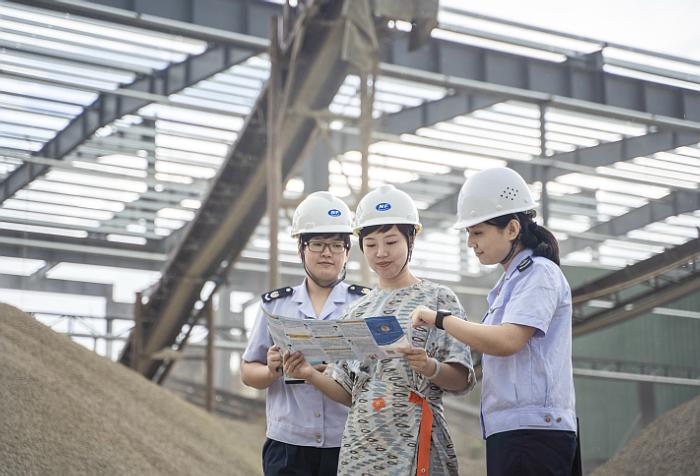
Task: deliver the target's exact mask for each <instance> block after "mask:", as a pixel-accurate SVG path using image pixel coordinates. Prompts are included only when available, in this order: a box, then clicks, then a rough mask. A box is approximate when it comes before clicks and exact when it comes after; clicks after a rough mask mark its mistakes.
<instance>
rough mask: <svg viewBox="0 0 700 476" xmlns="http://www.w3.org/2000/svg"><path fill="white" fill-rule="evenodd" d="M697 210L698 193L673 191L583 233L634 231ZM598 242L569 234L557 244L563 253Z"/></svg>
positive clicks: (623, 232)
mask: <svg viewBox="0 0 700 476" xmlns="http://www.w3.org/2000/svg"><path fill="white" fill-rule="evenodd" d="M698 209H700V195H698V193H697V191H695V190H674V191H672V192H671V193H670V194H668V195H667V196H665V197H663V198H660V199H657V200H653V201H650V202H649V203H647V204H646V205H643V206H641V207H639V208H634V209H632V210H630V211H629V212H627V213H625V214H624V215H620V216H619V217H615V218H612V219H610V220H609V221H607V222H604V223H599V224H597V225H594V226H593V227H591V228H590V230H588V231H587V232H586V233H590V234H591V235H595V234H600V235H602V236H625V235H626V234H627V233H628V232H629V231H632V230H636V229H638V228H641V227H643V226H644V225H646V224H648V223H654V222H657V221H661V220H664V219H665V218H668V217H671V216H676V215H679V214H681V213H687V212H692V211H694V210H698ZM598 242H599V241H598V240H595V239H591V238H579V237H576V236H572V237H570V238H569V239H568V240H566V241H564V242H562V243H561V247H560V251H561V253H562V255H566V254H567V253H570V252H572V251H576V250H580V249H582V248H585V247H586V246H592V245H595V244H597V243H598Z"/></svg>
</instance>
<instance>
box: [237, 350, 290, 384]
mask: <svg viewBox="0 0 700 476" xmlns="http://www.w3.org/2000/svg"><path fill="white" fill-rule="evenodd" d="M281 369H282V356H281V355H280V351H279V347H277V346H276V345H273V346H272V347H270V348H269V349H268V350H267V363H266V364H263V363H262V362H255V361H253V362H247V361H245V360H244V361H243V365H241V380H243V383H244V384H246V385H248V386H249V387H253V388H257V389H258V390H264V389H266V388H267V387H269V386H270V385H272V384H273V383H274V382H275V380H277V379H278V378H280V376H281V375H282V373H281V372H280V370H281Z"/></svg>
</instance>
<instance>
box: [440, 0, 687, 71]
mask: <svg viewBox="0 0 700 476" xmlns="http://www.w3.org/2000/svg"><path fill="white" fill-rule="evenodd" d="M441 3H442V4H443V5H445V6H451V7H458V8H460V9H464V10H468V11H471V12H474V13H481V14H484V15H490V16H494V17H498V18H504V19H507V20H512V21H517V22H520V23H525V24H528V25H534V26H540V27H543V28H549V29H552V30H557V31H562V32H566V33H572V34H575V35H581V36H587V37H590V38H593V39H597V40H605V41H609V42H613V43H620V44H624V45H629V46H634V47H637V48H643V49H646V50H651V51H658V52H662V53H667V54H672V55H676V56H683V57H687V58H693V59H696V60H700V25H698V20H700V1H698V0H666V1H662V0H586V1H571V0H441Z"/></svg>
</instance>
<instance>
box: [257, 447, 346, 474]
mask: <svg viewBox="0 0 700 476" xmlns="http://www.w3.org/2000/svg"><path fill="white" fill-rule="evenodd" d="M339 453H340V448H316V447H313V446H297V445H290V444H288V443H282V442H281V441H275V440H271V439H270V438H268V439H267V441H265V444H264V445H263V471H264V473H265V476H335V474H336V473H337V472H338V454H339Z"/></svg>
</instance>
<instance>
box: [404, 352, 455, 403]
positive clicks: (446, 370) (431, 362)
mask: <svg viewBox="0 0 700 476" xmlns="http://www.w3.org/2000/svg"><path fill="white" fill-rule="evenodd" d="M399 351H401V352H402V353H403V355H404V358H405V359H406V361H407V362H408V365H410V366H411V368H412V369H413V370H415V371H416V372H419V373H421V374H423V375H424V376H425V377H427V378H429V379H430V381H431V382H432V383H434V384H435V385H437V386H438V387H440V388H442V389H444V390H449V391H452V392H460V391H463V390H465V389H466V388H467V387H468V386H469V371H468V370H467V369H465V368H464V367H463V366H462V365H460V364H456V363H445V362H439V361H438V360H437V359H432V358H430V357H428V354H427V353H426V352H425V349H421V348H419V347H404V348H402V349H399ZM432 375H435V377H433V378H430V376H432Z"/></svg>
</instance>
